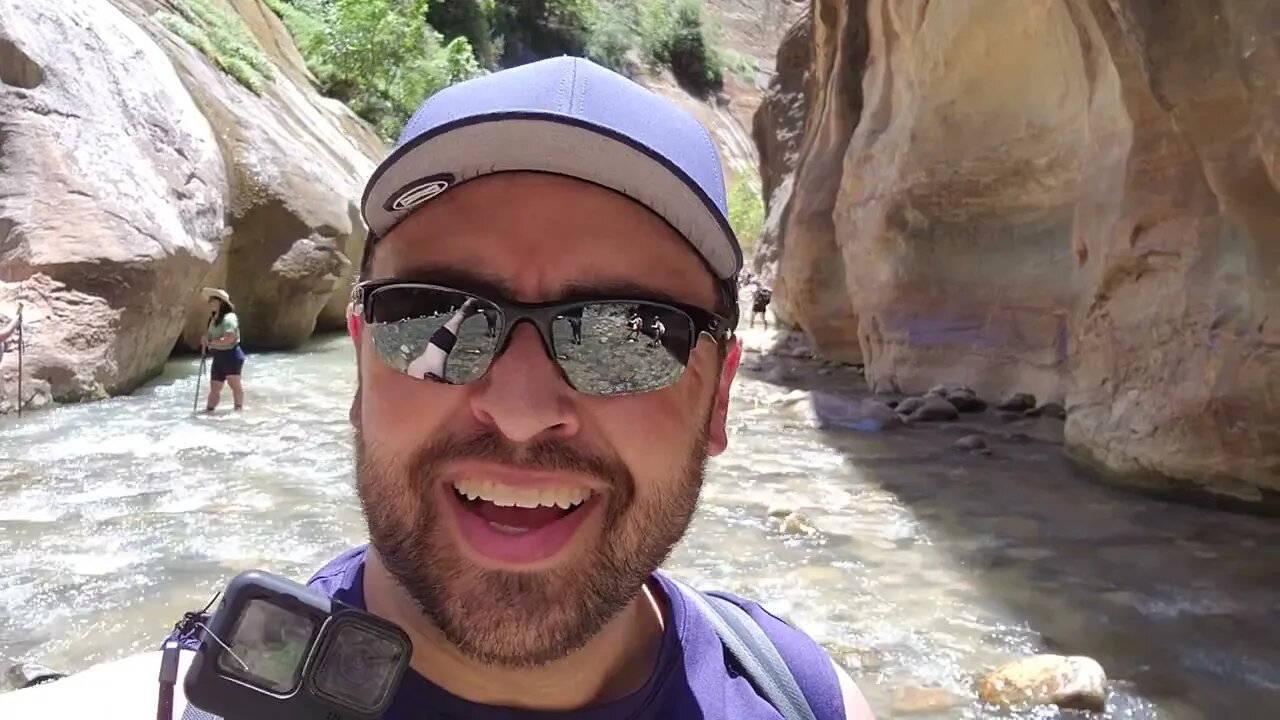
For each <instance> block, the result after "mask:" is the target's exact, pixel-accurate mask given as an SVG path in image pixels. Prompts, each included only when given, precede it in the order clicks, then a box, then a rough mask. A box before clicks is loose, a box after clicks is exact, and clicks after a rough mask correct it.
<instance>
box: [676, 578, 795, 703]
mask: <svg viewBox="0 0 1280 720" xmlns="http://www.w3.org/2000/svg"><path fill="white" fill-rule="evenodd" d="M684 589H685V597H687V598H689V600H690V601H691V602H693V604H694V605H695V606H696V607H697V608H698V609H699V611H701V613H702V615H703V616H704V617H706V619H707V621H708V622H710V623H711V625H712V627H714V628H715V631H716V635H719V636H720V640H721V642H723V643H724V645H725V647H726V648H728V649H729V653H730V654H731V655H732V656H733V658H734V659H735V660H737V662H738V665H739V666H740V667H741V668H742V670H743V671H744V672H745V673H746V676H747V681H748V682H750V683H751V684H752V685H753V686H755V688H756V691H757V692H759V693H760V694H761V695H762V696H764V699H765V700H768V701H769V704H771V705H773V707H774V708H775V709H776V710H777V711H778V712H779V713H781V714H782V716H783V717H784V718H786V720H817V717H816V716H815V715H814V714H813V709H812V708H811V707H809V701H808V700H807V699H805V696H804V693H803V692H801V691H800V686H799V685H797V684H796V678H795V676H794V675H792V674H791V670H790V669H789V668H788V667H787V663H786V661H785V660H783V659H782V656H781V655H779V654H778V650H777V648H775V647H774V646H773V641H772V640H770V639H769V636H768V635H766V634H765V632H764V630H762V629H760V626H759V625H758V624H757V623H756V621H755V620H754V619H753V618H752V617H751V616H750V615H748V614H747V613H746V611H745V610H743V609H742V608H740V607H738V606H737V605H736V604H734V603H732V602H730V601H729V600H726V599H724V598H721V597H717V596H715V595H707V594H704V593H702V592H699V591H698V590H697V589H695V588H691V587H686V588H684Z"/></svg>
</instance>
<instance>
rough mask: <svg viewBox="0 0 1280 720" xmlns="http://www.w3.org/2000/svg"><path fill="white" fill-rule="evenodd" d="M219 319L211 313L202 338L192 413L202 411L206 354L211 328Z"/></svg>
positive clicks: (192, 400)
mask: <svg viewBox="0 0 1280 720" xmlns="http://www.w3.org/2000/svg"><path fill="white" fill-rule="evenodd" d="M215 317H217V313H210V315H209V323H208V325H206V326H205V328H204V335H203V336H201V338H200V372H199V373H198V374H197V375H196V395H195V397H193V398H191V412H193V413H196V412H199V411H200V381H201V380H202V379H203V378H204V361H205V354H206V353H207V352H208V350H209V344H208V339H209V328H211V327H213V319H214V318H215Z"/></svg>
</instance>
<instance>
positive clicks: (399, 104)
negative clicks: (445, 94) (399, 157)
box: [268, 0, 482, 139]
mask: <svg viewBox="0 0 1280 720" xmlns="http://www.w3.org/2000/svg"><path fill="white" fill-rule="evenodd" d="M268 2H269V3H270V4H271V7H272V8H273V9H274V10H275V11H276V12H277V13H278V14H279V15H280V17H281V18H282V19H283V20H284V21H285V23H286V24H287V25H288V26H289V28H290V32H291V33H293V34H294V36H295V38H296V39H297V41H298V44H299V46H300V47H301V48H302V50H303V53H304V55H305V57H306V59H307V66H308V67H309V68H310V69H311V72H312V73H313V74H314V75H315V76H316V79H317V80H318V81H319V82H320V85H321V89H322V91H323V92H325V94H327V95H329V96H331V97H335V98H337V99H339V100H342V101H343V102H345V103H347V105H349V106H350V107H351V109H352V110H353V111H355V113H356V114H357V115H359V116H361V117H362V118H364V119H365V120H367V121H369V123H370V124H372V125H373V126H374V127H375V128H376V129H377V131H378V132H379V133H380V134H381V135H382V136H383V137H385V138H388V139H390V138H394V137H395V136H396V134H397V133H399V131H400V128H401V127H403V126H404V123H405V121H407V120H408V119H409V116H410V115H411V114H412V113H413V112H414V111H415V110H417V109H418V107H419V106H420V105H421V104H422V102H423V101H424V100H425V99H426V98H427V97H429V96H431V95H432V94H433V93H435V92H436V91H438V90H440V89H441V88H444V87H446V86H448V85H451V84H453V83H455V82H460V81H462V80H467V79H469V78H471V77H475V76H476V75H478V74H480V73H481V72H482V70H481V68H480V66H479V64H478V63H477V62H476V60H475V54H474V51H473V49H472V47H471V43H470V42H469V41H468V40H467V38H466V37H465V36H461V35H460V36H458V37H455V38H454V39H453V40H451V41H449V42H448V43H445V42H444V40H443V38H441V36H440V33H438V32H436V31H435V29H433V28H432V27H431V26H430V25H428V24H427V21H426V17H427V10H428V1H427V0H289V1H288V2H286V0H268Z"/></svg>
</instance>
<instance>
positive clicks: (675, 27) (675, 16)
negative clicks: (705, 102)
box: [638, 0, 724, 95]
mask: <svg viewBox="0 0 1280 720" xmlns="http://www.w3.org/2000/svg"><path fill="white" fill-rule="evenodd" d="M638 30H639V34H640V43H641V49H642V50H643V51H644V54H645V56H646V57H647V58H648V59H649V61H650V62H653V63H655V64H659V65H666V66H667V67H669V68H671V72H672V74H673V75H675V76H676V79H677V80H679V81H680V82H681V83H683V84H684V85H685V87H686V88H688V89H689V90H691V91H693V92H695V93H697V94H699V95H705V94H707V93H709V92H712V91H715V90H719V89H720V88H721V87H723V86H724V68H723V66H724V62H723V60H722V59H721V57H720V53H719V51H718V50H717V49H716V47H715V44H714V43H713V42H712V40H711V38H710V37H709V34H708V32H707V28H706V27H705V26H704V23H703V18H702V3H701V0H645V3H644V5H643V6H641V9H640V21H639V28H638Z"/></svg>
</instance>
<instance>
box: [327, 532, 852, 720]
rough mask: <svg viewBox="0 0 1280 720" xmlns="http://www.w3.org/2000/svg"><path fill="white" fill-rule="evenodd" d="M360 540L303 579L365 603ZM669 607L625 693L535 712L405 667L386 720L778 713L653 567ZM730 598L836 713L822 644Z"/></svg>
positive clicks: (719, 717)
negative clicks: (647, 669)
mask: <svg viewBox="0 0 1280 720" xmlns="http://www.w3.org/2000/svg"><path fill="white" fill-rule="evenodd" d="M365 550H366V547H364V546H361V547H357V548H353V549H351V550H348V551H347V552H345V553H343V554H342V555H339V556H338V557H337V558H334V559H333V560H332V561H330V562H329V564H328V565H325V566H324V567H323V568H321V569H320V570H319V571H318V572H316V574H315V576H313V577H312V578H311V580H309V581H308V583H307V585H308V586H310V587H311V588H312V589H314V590H316V591H318V592H321V593H324V594H325V595H328V596H329V597H332V598H334V599H336V600H339V601H341V602H344V603H347V604H348V605H352V606H354V607H358V608H361V609H364V607H365V604H364V558H365ZM654 579H655V581H656V584H657V586H658V587H660V588H661V589H662V591H663V592H664V593H665V594H666V598H667V602H668V604H669V606H670V608H671V616H670V617H669V618H668V622H667V625H666V630H665V632H664V634H663V638H662V646H661V649H660V650H659V651H658V662H657V664H656V666H655V667H654V671H653V675H651V676H650V677H649V681H648V682H646V683H645V685H644V687H642V688H640V689H639V690H637V691H636V692H634V693H632V694H631V695H629V696H627V697H625V698H622V699H620V700H616V701H614V702H610V703H607V704H605V705H598V706H595V707H592V708H588V709H586V710H579V711H576V712H567V713H566V712H555V713H552V712H538V711H531V710H519V709H512V708H503V707H494V706H491V705H479V704H476V703H472V702H468V701H466V700H463V699H461V698H458V697H455V696H453V695H450V694H449V693H448V692H446V691H445V690H444V689H442V688H440V687H439V686H437V685H435V684H434V683H432V682H431V681H430V680H427V679H426V678H424V677H422V676H421V675H419V674H417V673H415V672H413V671H412V670H410V671H408V672H407V673H405V676H404V680H403V681H402V682H401V684H400V691H399V693H398V694H397V695H396V698H395V701H394V702H393V703H392V705H391V708H390V709H389V710H388V711H387V713H386V715H384V716H383V717H384V718H385V720H549V719H550V718H552V717H554V718H556V720H650V719H652V720H659V719H662V720H666V719H667V718H679V719H680V720H686V719H689V720H692V719H695V718H706V719H707V720H778V719H779V718H780V715H779V714H778V712H777V711H776V710H774V709H773V707H771V706H770V705H769V703H768V702H766V701H765V700H764V699H763V698H761V697H760V696H759V695H757V694H756V691H755V689H753V688H752V687H751V685H750V683H748V682H747V681H746V679H744V678H741V677H739V676H738V675H737V674H736V673H734V672H733V671H732V670H730V669H729V667H728V666H727V665H726V663H725V655H724V649H723V646H722V645H721V643H720V639H719V638H718V637H717V636H716V634H715V630H714V629H712V627H711V625H709V624H708V623H707V622H706V621H705V620H703V619H702V618H701V616H700V615H699V614H698V613H697V612H696V610H695V609H694V608H691V607H688V606H687V605H686V604H685V601H684V598H683V597H682V595H681V594H680V592H678V591H677V589H676V588H675V586H674V585H673V584H672V581H671V580H670V579H669V578H666V577H664V576H663V574H662V573H660V572H659V573H654ZM716 594H717V595H721V596H722V597H725V598H728V599H729V600H732V601H734V602H735V603H737V604H738V605H739V606H740V607H742V608H743V609H744V610H746V611H747V613H749V614H750V615H751V617H752V618H753V619H754V620H755V621H756V622H757V623H759V624H760V627H761V628H762V629H763V630H764V631H765V633H766V634H767V635H768V636H769V638H770V639H771V640H772V641H773V643H774V646H775V647H777V649H778V653H779V654H780V655H782V658H783V659H784V660H785V661H786V663H787V667H789V668H790V669H791V672H792V674H793V675H795V678H796V682H797V683H798V684H799V685H800V688H801V690H802V691H803V692H804V694H805V697H806V698H807V699H808V701H809V706H810V707H811V708H812V709H813V713H814V715H815V716H817V718H818V720H842V719H843V718H844V717H845V715H844V701H843V699H842V697H841V692H840V685H839V681H838V679H837V677H836V673H835V669H834V668H833V667H832V665H831V660H830V659H829V656H828V655H827V653H826V651H825V650H823V649H822V647H821V646H820V645H818V643H816V642H814V641H813V640H812V639H811V638H809V637H808V636H807V635H805V634H804V633H802V632H800V631H799V630H796V629H795V628H793V627H791V626H790V625H788V624H787V623H785V622H783V621H782V620H780V619H778V618H777V617H775V616H773V615H771V614H770V613H769V612H768V611H767V610H765V609H764V608H762V607H761V606H760V605H759V604H757V603H754V602H750V601H747V600H743V599H742V598H738V597H735V596H732V595H727V594H724V593H716Z"/></svg>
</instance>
